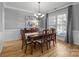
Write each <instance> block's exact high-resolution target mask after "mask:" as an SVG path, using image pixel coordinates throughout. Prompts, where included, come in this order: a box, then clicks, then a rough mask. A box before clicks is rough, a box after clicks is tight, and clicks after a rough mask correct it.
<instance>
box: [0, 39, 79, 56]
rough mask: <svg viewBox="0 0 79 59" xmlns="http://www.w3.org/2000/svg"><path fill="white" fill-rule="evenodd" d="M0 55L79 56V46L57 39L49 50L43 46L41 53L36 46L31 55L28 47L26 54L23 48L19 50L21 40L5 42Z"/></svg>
mask: <svg viewBox="0 0 79 59" xmlns="http://www.w3.org/2000/svg"><path fill="white" fill-rule="evenodd" d="M1 56H2V57H5V56H6V57H26V56H27V57H60V56H61V57H66V56H67V57H72V56H74V57H76V56H78V57H79V46H78V45H70V44H66V43H64V42H62V41H57V43H56V46H55V47H54V46H53V45H51V48H50V49H49V50H46V47H44V53H41V51H40V47H39V46H37V48H36V49H34V51H33V55H31V54H30V47H28V52H27V54H25V53H24V50H21V40H18V41H10V42H5V44H4V48H3V51H2V54H1Z"/></svg>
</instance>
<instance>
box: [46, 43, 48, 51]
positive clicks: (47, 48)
mask: <svg viewBox="0 0 79 59" xmlns="http://www.w3.org/2000/svg"><path fill="white" fill-rule="evenodd" d="M46 46H47V50H48V42H46Z"/></svg>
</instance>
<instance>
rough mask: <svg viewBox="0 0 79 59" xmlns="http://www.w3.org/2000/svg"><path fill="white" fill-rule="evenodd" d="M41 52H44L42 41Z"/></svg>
mask: <svg viewBox="0 0 79 59" xmlns="http://www.w3.org/2000/svg"><path fill="white" fill-rule="evenodd" d="M41 52H42V53H43V44H42V43H41Z"/></svg>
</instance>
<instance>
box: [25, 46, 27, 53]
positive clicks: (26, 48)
mask: <svg viewBox="0 0 79 59" xmlns="http://www.w3.org/2000/svg"><path fill="white" fill-rule="evenodd" d="M26 51H27V45H26V46H25V53H26Z"/></svg>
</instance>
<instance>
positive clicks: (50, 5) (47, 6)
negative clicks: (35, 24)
mask: <svg viewBox="0 0 79 59" xmlns="http://www.w3.org/2000/svg"><path fill="white" fill-rule="evenodd" d="M69 3H71V2H41V3H40V9H41V12H42V13H47V12H50V11H53V10H54V9H55V8H59V7H62V6H65V5H67V4H69ZM5 5H7V6H10V7H13V8H19V9H24V10H27V11H31V12H33V13H37V12H38V3H37V2H5Z"/></svg>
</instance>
